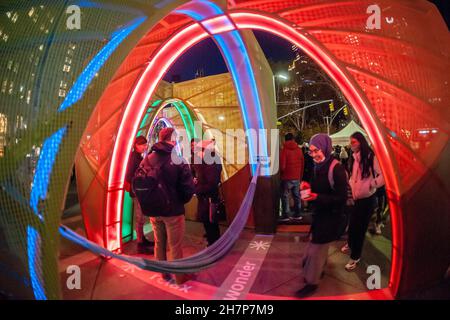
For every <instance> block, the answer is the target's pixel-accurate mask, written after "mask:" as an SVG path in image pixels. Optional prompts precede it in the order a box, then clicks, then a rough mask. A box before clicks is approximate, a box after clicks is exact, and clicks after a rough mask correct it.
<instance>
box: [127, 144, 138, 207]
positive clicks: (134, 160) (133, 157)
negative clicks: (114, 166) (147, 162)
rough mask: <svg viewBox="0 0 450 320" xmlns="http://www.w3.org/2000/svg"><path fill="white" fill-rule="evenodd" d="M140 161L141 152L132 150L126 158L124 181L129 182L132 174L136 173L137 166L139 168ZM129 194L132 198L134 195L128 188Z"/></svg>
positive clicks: (132, 176)
mask: <svg viewBox="0 0 450 320" xmlns="http://www.w3.org/2000/svg"><path fill="white" fill-rule="evenodd" d="M141 161H142V154H140V153H138V152H136V151H132V152H131V154H130V158H129V159H128V166H127V173H126V175H125V181H126V182H128V183H129V184H131V182H132V180H133V178H134V174H135V173H136V170H137V168H139V165H140V164H141ZM130 196H131V197H132V198H134V197H135V194H134V193H133V191H132V190H130Z"/></svg>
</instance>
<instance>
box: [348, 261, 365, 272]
mask: <svg viewBox="0 0 450 320" xmlns="http://www.w3.org/2000/svg"><path fill="white" fill-rule="evenodd" d="M359 260H361V259H358V260H353V259H350V260H349V261H348V262H347V264H346V265H345V270H347V271H352V270H354V269H355V268H356V266H357V265H358V263H359Z"/></svg>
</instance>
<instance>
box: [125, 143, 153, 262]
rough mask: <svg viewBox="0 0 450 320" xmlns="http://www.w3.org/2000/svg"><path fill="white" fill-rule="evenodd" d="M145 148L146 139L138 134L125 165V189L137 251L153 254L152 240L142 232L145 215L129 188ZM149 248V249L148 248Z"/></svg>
mask: <svg viewBox="0 0 450 320" xmlns="http://www.w3.org/2000/svg"><path fill="white" fill-rule="evenodd" d="M146 149H147V139H145V137H143V136H139V137H137V138H136V139H135V141H134V147H133V151H132V152H131V154H130V157H129V160H128V166H127V173H126V175H125V190H126V191H128V192H129V193H130V197H131V199H133V209H134V222H135V223H134V224H135V228H136V236H137V242H138V243H137V249H138V253H148V251H149V250H150V252H151V254H153V246H154V244H155V243H154V242H153V241H149V240H147V238H146V237H145V234H144V225H145V221H146V217H145V216H144V215H143V214H142V210H141V206H140V205H139V202H138V201H137V198H136V195H135V194H134V193H133V190H131V182H132V180H133V177H134V174H135V172H136V170H137V168H138V167H139V164H140V163H141V161H142V155H143V153H144V151H145V150H146ZM149 248H150V249H149Z"/></svg>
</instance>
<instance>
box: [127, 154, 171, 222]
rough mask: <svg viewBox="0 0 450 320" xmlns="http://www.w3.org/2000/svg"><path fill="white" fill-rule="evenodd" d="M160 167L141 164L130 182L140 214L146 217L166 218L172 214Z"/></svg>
mask: <svg viewBox="0 0 450 320" xmlns="http://www.w3.org/2000/svg"><path fill="white" fill-rule="evenodd" d="M165 160H166V159H164V160H163V163H162V165H160V166H158V167H155V166H145V162H143V163H141V165H140V166H139V168H138V169H137V170H136V173H135V175H134V179H133V182H132V188H133V192H134V194H135V195H136V198H137V199H138V202H139V205H140V206H141V210H142V214H143V215H145V216H148V217H157V216H167V215H170V214H171V213H172V211H173V210H172V209H173V208H172V201H171V200H170V195H169V191H168V188H167V185H166V183H165V181H164V178H162V177H163V175H162V169H163V167H164V165H165V162H166V161H165Z"/></svg>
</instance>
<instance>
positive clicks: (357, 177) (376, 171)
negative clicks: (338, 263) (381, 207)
mask: <svg viewBox="0 0 450 320" xmlns="http://www.w3.org/2000/svg"><path fill="white" fill-rule="evenodd" d="M350 145H351V149H352V152H353V155H352V158H351V159H350V163H349V168H350V170H351V171H350V172H351V175H350V180H349V184H350V187H351V189H352V197H353V200H354V202H355V205H354V207H353V210H352V212H351V214H350V221H349V227H348V243H347V244H346V245H345V246H344V247H343V248H342V249H341V251H342V252H344V253H350V260H349V261H348V263H347V264H346V265H345V269H346V270H347V271H352V270H354V269H355V268H356V267H357V265H358V263H359V262H360V259H361V253H362V249H363V245H364V240H365V236H366V232H367V228H368V227H369V222H370V218H371V217H372V214H373V213H374V209H375V206H376V198H375V193H376V191H377V188H380V187H382V186H383V185H384V178H383V174H382V173H381V169H380V165H379V163H378V160H377V158H376V156H375V153H374V152H373V150H372V149H371V148H370V146H369V144H368V143H367V140H366V138H365V137H364V136H363V135H362V133H360V132H355V133H354V134H352V135H351V137H350Z"/></svg>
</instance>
